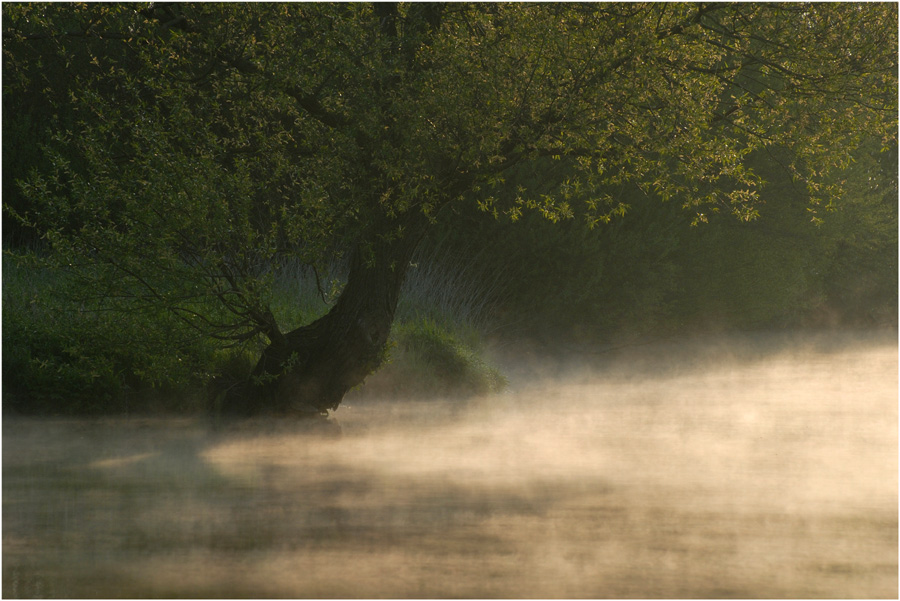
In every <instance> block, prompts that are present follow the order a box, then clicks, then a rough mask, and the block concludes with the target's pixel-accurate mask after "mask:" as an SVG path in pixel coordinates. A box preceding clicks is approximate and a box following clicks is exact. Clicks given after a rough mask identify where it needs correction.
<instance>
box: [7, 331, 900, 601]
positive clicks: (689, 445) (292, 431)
mask: <svg viewBox="0 0 900 601" xmlns="http://www.w3.org/2000/svg"><path fill="white" fill-rule="evenodd" d="M508 355H509V354H507V361H509V357H508ZM507 367H508V368H509V369H508V371H509V372H510V373H511V374H512V375H513V386H512V390H511V391H510V392H508V393H506V394H502V395H497V396H492V397H485V398H479V399H476V400H470V401H453V400H421V401H404V402H397V401H394V400H391V399H373V398H366V397H365V396H364V395H359V394H357V395H353V396H351V397H350V398H348V400H347V402H346V403H345V405H343V406H342V407H341V408H340V409H338V411H337V412H336V413H335V415H334V416H333V418H332V420H331V421H330V422H328V423H318V424H311V423H308V422H307V423H295V422H286V421H275V420H253V421H248V422H242V423H238V424H227V425H223V426H221V427H218V428H212V427H211V426H210V424H208V423H207V422H205V421H203V420H187V419H183V420H162V419H137V418H133V419H107V420H53V419H43V420H36V419H35V420H31V419H28V420H26V419H14V420H13V419H5V420H4V423H3V526H4V527H3V594H4V596H5V597H30V596H56V597H67V596H86V597H159V596H177V597H198V596H199V597H253V598H259V597H342V598H347V597H366V598H373V597H416V598H423V597H424V598H428V597H541V598H554V597H567V598H571V597H593V598H597V597H601V598H602V597H664V598H673V597H743V598H747V597H782V598H790V597H817V598H821V597H838V598H853V597H861V598H868V597H896V596H897V592H898V591H897V471H898V466H897V450H898V448H897V444H898V443H897V383H898V382H897V344H896V337H895V335H889V336H887V337H880V338H877V339H873V338H867V337H861V336H846V335H845V336H842V337H835V336H814V337H809V336H807V337H804V338H802V339H797V338H790V337H787V336H782V335H770V336H762V337H752V338H751V337H744V338H731V339H727V340H724V339H722V340H714V339H706V340H703V339H698V340H693V341H680V342H679V341H670V342H667V343H664V344H656V345H644V346H642V347H631V348H628V349H620V350H617V351H615V352H609V353H599V354H595V355H593V356H592V355H590V354H589V353H580V354H578V355H574V356H567V357H563V358H560V357H557V358H555V359H549V358H541V357H530V358H529V357H527V356H523V357H522V362H521V363H520V364H519V365H518V366H515V365H507Z"/></svg>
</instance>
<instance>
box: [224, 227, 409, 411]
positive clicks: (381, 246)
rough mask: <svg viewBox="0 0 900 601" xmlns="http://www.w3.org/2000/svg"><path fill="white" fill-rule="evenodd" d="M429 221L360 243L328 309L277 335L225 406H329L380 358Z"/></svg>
mask: <svg viewBox="0 0 900 601" xmlns="http://www.w3.org/2000/svg"><path fill="white" fill-rule="evenodd" d="M423 229H424V228H413V229H412V231H411V230H410V229H405V230H402V231H404V232H405V234H406V235H404V236H402V237H399V238H395V239H393V240H392V239H390V236H383V237H377V242H375V243H373V244H372V245H370V246H368V247H364V246H358V247H357V248H356V249H355V250H354V252H353V256H352V258H351V263H350V270H349V273H348V278H347V284H346V286H345V287H344V290H343V291H342V293H341V295H340V296H339V297H338V300H337V302H336V303H335V305H334V306H333V307H332V308H331V310H330V311H329V312H328V313H327V314H326V315H324V316H322V317H321V318H319V319H318V320H316V321H314V322H312V323H311V324H309V325H306V326H302V327H300V328H297V329H296V330H293V331H291V332H288V333H286V334H283V335H281V336H276V339H275V340H272V341H271V343H270V345H269V346H268V347H267V348H266V349H265V350H264V351H263V353H262V356H261V357H260V359H259V362H258V363H257V365H256V367H255V368H254V369H253V372H252V375H251V378H250V381H249V382H246V383H243V384H241V385H238V386H235V387H233V388H232V389H231V390H229V391H228V393H227V394H226V396H225V399H224V402H223V405H222V410H223V412H225V413H232V414H241V415H253V414H257V413H276V414H312V415H314V414H324V413H326V412H327V411H328V410H334V409H336V408H337V407H338V405H340V403H341V401H342V400H343V398H344V395H345V394H346V393H347V391H349V390H350V389H351V388H353V387H354V386H357V385H359V384H361V383H362V382H363V380H364V379H365V377H366V376H367V375H369V374H370V373H372V372H373V371H374V370H375V369H377V368H378V367H379V365H381V362H382V359H383V354H384V349H385V344H386V343H387V340H388V336H389V335H390V331H391V324H392V323H393V321H394V312H395V310H396V308H397V302H398V300H399V298H400V289H401V287H402V286H403V280H404V278H405V276H406V272H407V270H408V269H409V261H410V259H411V257H412V254H413V252H414V251H415V248H416V246H417V245H418V243H419V241H420V240H421V238H422V234H423V231H422V230H423Z"/></svg>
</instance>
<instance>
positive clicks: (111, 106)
mask: <svg viewBox="0 0 900 601" xmlns="http://www.w3.org/2000/svg"><path fill="white" fill-rule="evenodd" d="M3 10H4V75H5V77H4V99H5V100H6V98H32V97H34V98H40V101H41V102H42V103H45V104H46V106H48V107H52V110H51V111H49V114H50V115H52V116H51V118H50V119H49V121H48V123H47V127H46V130H45V131H46V132H48V133H47V134H46V135H47V136H48V143H47V144H46V151H45V156H46V159H45V162H44V163H43V165H39V167H41V168H39V169H35V170H34V171H33V173H32V174H31V176H30V177H29V178H28V179H27V180H26V181H23V182H22V183H21V190H22V196H21V197H19V196H16V197H14V198H13V200H12V202H10V203H9V204H8V208H9V210H10V214H12V215H14V216H15V217H16V218H17V219H18V220H19V222H20V223H21V224H23V226H25V227H28V228H31V229H32V230H33V231H36V232H39V233H40V235H41V236H43V237H44V238H46V240H47V241H48V242H49V243H50V245H51V246H52V248H53V250H54V253H55V254H54V256H55V257H56V258H58V259H60V260H61V261H62V262H63V263H65V264H71V265H73V266H75V267H77V269H76V272H77V273H78V274H79V275H80V276H83V277H84V278H85V279H86V280H87V282H86V283H87V284H88V285H89V287H88V290H91V291H93V292H94V293H95V294H97V295H99V296H101V297H102V299H104V302H108V303H109V305H110V306H111V307H113V308H115V309H120V310H127V311H134V310H137V309H138V308H139V307H141V306H144V305H147V306H152V307H155V308H160V307H162V308H164V309H165V310H167V311H168V312H170V313H171V314H172V315H176V316H178V318H180V319H181V320H182V321H183V322H184V323H186V324H189V325H190V326H191V327H192V328H195V329H197V330H198V331H200V332H202V333H204V335H208V336H213V337H216V338H219V339H221V340H223V342H225V343H228V342H240V341H244V340H249V339H252V338H255V337H258V336H260V335H262V336H265V337H266V338H267V340H268V343H269V344H268V347H267V348H266V349H265V350H264V351H263V352H262V355H261V358H260V360H259V363H258V364H257V366H256V368H255V369H254V371H253V376H252V378H251V381H250V382H247V383H243V384H241V385H238V386H235V387H233V388H232V390H231V392H230V393H229V396H228V399H229V405H231V406H233V407H235V408H238V409H240V410H243V411H248V412H252V411H256V410H260V409H263V408H267V409H272V410H287V409H293V410H299V411H305V410H312V411H325V410H327V409H333V408H335V407H337V406H338V404H339V403H340V401H341V399H342V398H343V395H344V394H345V392H346V391H347V390H348V389H349V388H351V387H352V386H355V385H356V384H358V383H360V382H361V381H362V380H363V378H364V377H365V376H366V375H367V374H368V373H370V372H371V371H372V370H373V369H375V368H376V367H377V366H378V365H379V363H380V361H381V358H382V354H383V349H384V345H385V342H386V340H387V337H388V334H389V332H390V326H391V323H392V320H393V316H394V311H395V309H396V306H397V302H398V296H399V292H400V287H401V285H402V283H403V280H404V277H405V274H406V272H407V269H408V266H409V263H410V259H411V257H412V255H413V252H414V251H415V249H416V247H417V245H418V244H419V242H420V241H421V239H422V238H423V236H424V235H425V234H426V232H427V231H428V230H429V228H430V227H432V226H433V225H434V224H436V223H440V221H441V220H442V218H443V217H444V215H445V214H446V213H447V211H451V210H453V209H454V208H455V207H458V206H461V205H469V206H477V207H478V208H479V209H481V210H482V211H485V212H487V213H491V214H494V215H500V214H505V215H506V216H508V217H509V218H510V219H513V220H515V219H518V218H520V217H521V216H522V215H523V214H524V212H525V211H529V210H530V211H534V212H536V213H539V214H541V215H543V216H544V217H546V218H548V219H549V220H551V221H558V220H561V219H566V218H570V217H572V216H574V215H575V214H578V215H580V216H581V217H582V218H583V219H585V220H586V222H587V223H588V224H589V225H592V226H593V225H596V224H600V223H605V222H608V221H609V220H610V219H612V218H613V217H614V216H616V215H621V214H624V213H625V211H626V210H627V209H628V197H629V196H628V195H629V194H632V193H635V192H637V193H640V194H641V195H643V196H645V197H647V198H654V199H661V200H664V201H672V202H675V203H677V204H678V205H681V206H682V207H684V208H686V209H688V210H689V211H690V212H691V214H692V215H693V216H692V219H693V220H694V221H695V222H701V221H706V220H708V219H709V216H710V215H712V214H715V213H717V212H724V213H729V214H732V215H734V216H736V217H737V218H739V219H741V220H751V219H753V218H754V217H755V216H757V214H758V203H759V202H760V200H761V199H762V198H763V196H762V195H763V193H764V186H763V184H764V181H763V178H762V177H761V176H760V175H759V174H758V173H757V172H756V171H754V169H752V168H751V167H750V166H749V165H748V158H749V157H750V156H751V155H752V154H753V153H759V152H766V153H771V154H772V155H773V156H777V158H778V160H779V162H780V163H781V165H782V167H783V169H784V170H785V171H786V172H787V173H788V174H789V175H790V177H791V178H792V180H793V181H794V182H795V183H796V184H798V185H801V186H803V187H804V188H805V190H806V192H807V194H808V196H809V203H810V208H812V209H813V210H816V209H817V208H818V207H825V206H828V204H829V203H831V202H833V199H834V198H835V197H837V195H838V194H839V191H840V187H839V180H837V179H836V178H835V177H834V176H833V173H834V172H836V171H839V170H841V169H843V168H844V167H846V166H847V165H848V164H849V162H850V160H851V157H852V153H853V151H854V149H855V148H856V147H857V146H858V145H859V144H860V142H861V141H862V140H864V139H866V140H872V139H874V140H876V143H877V144H878V145H879V146H882V147H886V146H888V145H889V144H890V143H891V141H892V140H893V139H894V138H895V136H896V120H895V118H896V117H895V111H896V55H897V40H896V21H897V14H896V6H895V5H890V4H830V5H818V4H817V5H807V4H718V3H716V4H687V5H681V4H650V5H643V4H587V5H581V4H559V5H556V4H551V5H546V4H537V5H534V4H496V5H495V4H491V5H480V4H476V5H470V4H446V5H445V4H408V5H395V4H382V3H377V4H374V5H363V4H341V5H335V4H262V5H261V4H225V5H217V4H181V5H166V4H148V5H139V4H128V5H114V4H102V5H100V4H97V5H93V4H89V5H67V4H64V5H59V4H56V5H46V4H6V5H4V7H3ZM61 66H63V67H64V68H63V67H61ZM54 73H64V74H65V76H64V77H61V78H56V77H54V76H53V74H54ZM4 106H6V102H4ZM4 117H5V119H4V122H5V123H6V122H7V119H6V117H7V115H4ZM20 135H21V134H20ZM6 155H7V152H6V149H5V150H4V157H6ZM536 170H539V171H540V174H541V177H540V178H538V181H535V182H529V181H527V180H526V178H523V177H522V175H523V174H524V173H528V172H532V173H534V172H535V171H536ZM532 179H534V178H532ZM20 199H27V201H28V204H25V202H23V201H22V200H20ZM817 218H818V217H817ZM334 256H343V257H345V260H346V261H347V263H348V277H347V281H346V285H345V286H344V288H343V290H342V292H341V293H340V295H339V296H338V298H337V300H336V302H335V303H334V305H333V307H332V308H331V310H330V311H329V312H328V313H327V314H326V315H324V316H323V317H321V318H320V319H317V320H316V321H314V322H312V323H310V324H308V325H305V326H302V327H300V328H296V329H293V330H288V331H285V330H284V329H283V327H282V326H281V325H280V322H279V319H278V316H277V315H275V314H274V312H273V311H272V307H271V282H272V277H273V274H274V273H275V272H276V270H277V268H278V266H279V265H281V264H283V263H284V261H286V260H288V259H292V260H297V261H302V262H304V263H307V264H309V265H312V266H316V267H320V266H321V265H323V263H324V262H326V261H328V260H330V259H332V258H333V257H334Z"/></svg>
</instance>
